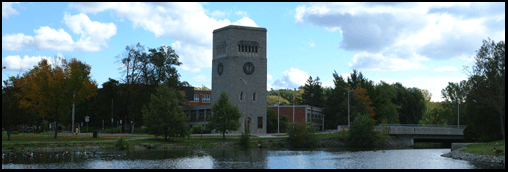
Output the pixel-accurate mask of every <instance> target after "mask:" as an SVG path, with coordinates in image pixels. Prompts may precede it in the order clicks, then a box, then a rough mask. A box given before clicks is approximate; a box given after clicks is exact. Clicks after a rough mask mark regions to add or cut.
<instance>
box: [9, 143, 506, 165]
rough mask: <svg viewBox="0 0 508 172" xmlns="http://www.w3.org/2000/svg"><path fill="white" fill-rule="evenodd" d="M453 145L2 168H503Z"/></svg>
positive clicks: (111, 157)
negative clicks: (465, 155) (476, 160)
mask: <svg viewBox="0 0 508 172" xmlns="http://www.w3.org/2000/svg"><path fill="white" fill-rule="evenodd" d="M448 152H450V149H402V150H385V151H381V150H378V151H372V150H371V151H347V150H343V149H330V148H327V149H324V148H322V149H300V150H289V149H279V150H268V149H257V148H256V149H249V150H243V149H195V150H128V151H101V152H67V153H65V152H64V153H63V154H62V152H41V153H40V154H38V153H36V155H35V156H33V157H26V156H24V155H16V157H14V156H13V155H10V156H8V155H2V169H26V168H32V169H52V168H79V169H104V168H106V169H109V168H115V169H137V168H150V169H153V168H155V169H168V168H169V169H175V168H176V169H194V168H206V169H212V168H218V169H250V168H255V169H321V168H323V169H364V168H382V169H385V168H396V169H404V168H409V169H422V168H423V169H429V168H430V169H434V168H436V169H457V168H460V169H478V168H480V169H484V168H499V167H492V166H490V165H489V164H472V163H470V162H468V161H464V160H455V159H451V158H445V157H441V156H440V155H442V154H445V153H448Z"/></svg>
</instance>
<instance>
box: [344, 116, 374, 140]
mask: <svg viewBox="0 0 508 172" xmlns="http://www.w3.org/2000/svg"><path fill="white" fill-rule="evenodd" d="M374 126H375V122H374V119H372V118H371V117H369V115H366V114H358V116H357V117H356V118H355V119H354V120H353V122H352V123H351V128H350V130H349V138H348V140H349V141H348V145H349V147H354V148H373V147H374V146H376V143H377V140H378V139H379V138H378V135H377V134H376V131H375V130H374Z"/></svg>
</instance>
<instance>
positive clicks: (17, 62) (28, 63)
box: [2, 53, 65, 71]
mask: <svg viewBox="0 0 508 172" xmlns="http://www.w3.org/2000/svg"><path fill="white" fill-rule="evenodd" d="M42 59H46V60H48V64H50V65H54V64H56V65H62V59H65V57H63V56H62V54H60V53H58V54H57V56H56V58H54V57H49V56H31V57H29V56H27V55H25V56H24V57H23V58H21V57H20V56H19V55H11V56H7V57H5V58H2V67H5V69H6V70H8V71H29V70H31V69H33V68H34V66H37V65H38V63H39V61H41V60H42Z"/></svg>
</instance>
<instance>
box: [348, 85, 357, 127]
mask: <svg viewBox="0 0 508 172" xmlns="http://www.w3.org/2000/svg"><path fill="white" fill-rule="evenodd" d="M358 85H360V83H358V84H356V85H355V86H354V87H353V88H352V89H351V90H349V91H348V92H347V129H348V130H349V123H350V122H349V121H350V118H349V93H350V92H351V91H353V90H354V89H355V88H356V86H358Z"/></svg>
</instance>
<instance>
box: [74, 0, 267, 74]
mask: <svg viewBox="0 0 508 172" xmlns="http://www.w3.org/2000/svg"><path fill="white" fill-rule="evenodd" d="M69 7H72V8H76V9H77V10H78V11H81V12H84V13H98V12H102V11H105V10H112V12H113V14H114V16H118V17H121V18H126V19H128V20H130V21H131V22H132V25H133V27H134V28H136V27H142V28H143V29H144V30H147V31H150V32H152V33H153V34H154V36H155V37H167V38H170V39H173V40H175V43H173V44H174V46H176V47H173V48H174V49H175V51H176V53H177V54H178V55H179V56H180V61H181V62H182V63H183V64H182V66H181V68H182V69H183V70H186V71H189V72H199V71H201V68H205V67H211V65H212V64H211V61H212V39H213V33H212V32H213V30H214V29H217V28H221V27H224V26H227V25H230V24H234V25H243V26H253V27H258V26H257V24H256V23H255V22H254V21H253V20H252V19H250V18H248V17H243V18H242V19H239V20H237V21H235V22H231V21H229V20H228V19H224V20H217V19H214V18H213V17H218V16H221V15H222V14H223V12H221V11H214V12H212V14H210V15H211V16H212V17H210V16H208V15H207V14H206V13H208V12H207V10H205V9H203V7H202V5H201V4H200V3H195V2H182V3H165V2H160V3H145V2H137V3H130V2H123V3H116V2H108V3H70V5H69ZM226 14H227V12H225V13H224V15H226ZM173 44H172V46H173Z"/></svg>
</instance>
